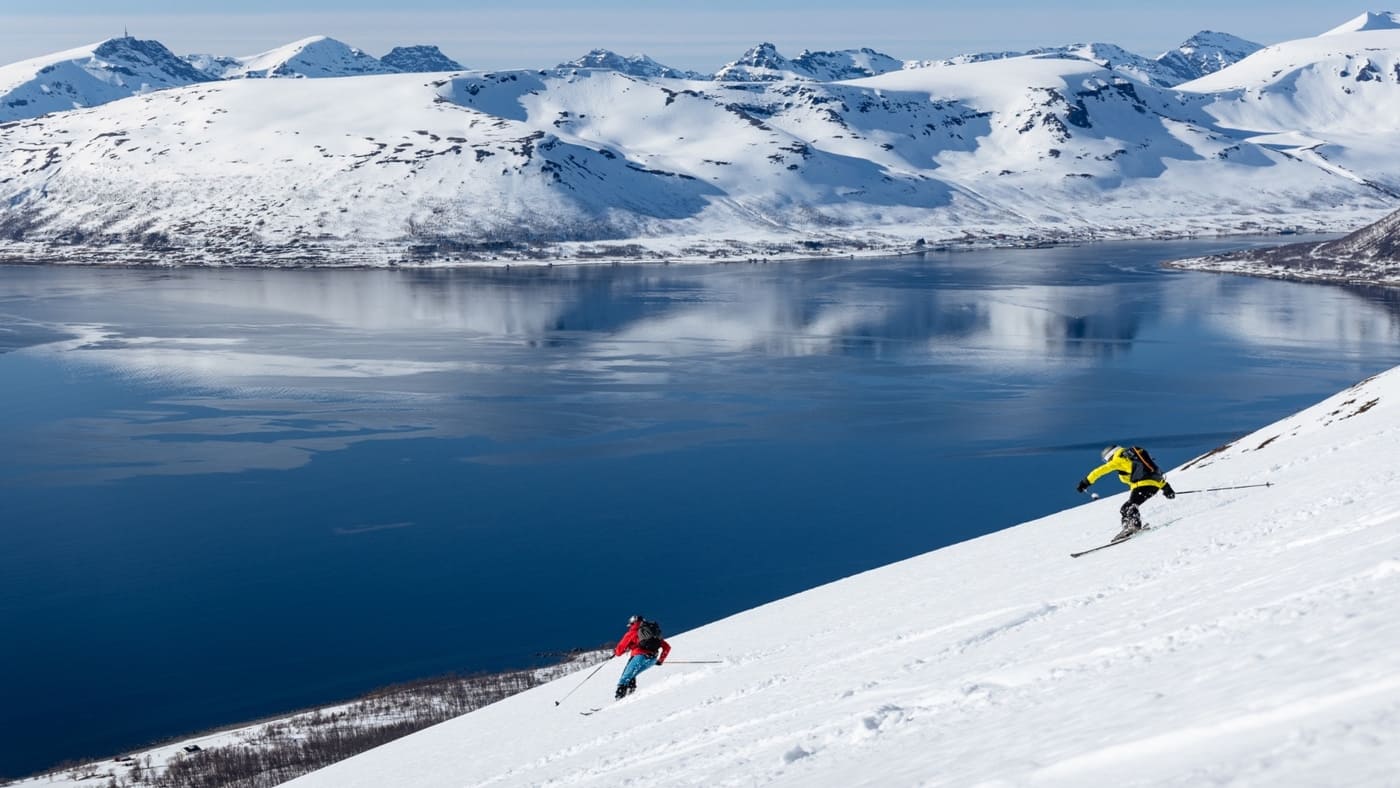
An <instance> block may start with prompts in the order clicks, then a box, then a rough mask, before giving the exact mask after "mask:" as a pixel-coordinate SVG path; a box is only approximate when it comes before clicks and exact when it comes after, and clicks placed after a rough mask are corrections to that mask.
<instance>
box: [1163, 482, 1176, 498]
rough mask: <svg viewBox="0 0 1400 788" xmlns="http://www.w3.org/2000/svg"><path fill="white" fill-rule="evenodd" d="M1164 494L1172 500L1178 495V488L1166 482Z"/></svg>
mask: <svg viewBox="0 0 1400 788" xmlns="http://www.w3.org/2000/svg"><path fill="white" fill-rule="evenodd" d="M1162 494H1163V495H1165V496H1167V500H1171V499H1172V498H1175V497H1176V490H1173V489H1172V486H1171V485H1170V484H1164V485H1162Z"/></svg>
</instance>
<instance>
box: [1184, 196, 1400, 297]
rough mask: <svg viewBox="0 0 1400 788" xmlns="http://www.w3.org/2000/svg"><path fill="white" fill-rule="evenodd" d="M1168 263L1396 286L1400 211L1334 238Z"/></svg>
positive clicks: (1399, 265) (1399, 272)
mask: <svg viewBox="0 0 1400 788" xmlns="http://www.w3.org/2000/svg"><path fill="white" fill-rule="evenodd" d="M1168 265H1170V266H1171V267H1173V268H1187V269H1194V270H1203V271H1218V272H1221V273H1239V274H1248V275H1251V276H1267V277H1271V278H1275V279H1297V280H1306V281H1326V282H1350V283H1358V284H1373V285H1387V286H1396V285H1400V211H1396V212H1394V213H1392V214H1390V215H1389V216H1386V217H1385V218H1384V219H1381V220H1380V221H1378V222H1375V223H1374V224H1369V225H1366V226H1365V227H1362V228H1361V229H1360V230H1357V231H1356V232H1353V233H1351V234H1350V235H1347V236H1344V237H1342V238H1338V239H1336V240H1332V241H1323V242H1321V243H1299V244H1287V245H1285V246H1274V247H1269V248H1265V249H1249V250H1246V251H1241V252H1231V253H1229V254H1218V255H1211V256H1209V257H1199V258H1193V259H1189V260H1178V261H1175V262H1173V263H1169V264H1168Z"/></svg>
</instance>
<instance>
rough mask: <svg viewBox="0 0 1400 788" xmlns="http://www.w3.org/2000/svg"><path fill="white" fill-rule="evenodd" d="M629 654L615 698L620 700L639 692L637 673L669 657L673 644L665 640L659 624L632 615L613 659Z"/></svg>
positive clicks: (614, 650) (619, 679) (614, 651)
mask: <svg viewBox="0 0 1400 788" xmlns="http://www.w3.org/2000/svg"><path fill="white" fill-rule="evenodd" d="M628 651H630V652H632V658H631V659H629V660H627V667H625V668H623V669H622V675H621V676H620V677H619V678H618V680H617V694H616V695H614V696H613V697H615V698H617V699H618V700H621V699H623V698H625V697H627V696H628V695H630V694H631V693H633V692H636V691H637V674H638V673H641V672H642V671H644V670H646V669H647V668H649V667H651V666H652V665H660V664H662V663H664V662H665V661H666V656H667V655H668V654H670V653H671V644H670V643H667V642H666V641H665V640H664V639H662V637H661V625H660V624H657V623H656V622H655V621H647V620H646V619H645V618H642V617H641V616H632V617H631V618H629V619H628V620H627V634H625V635H623V636H622V640H619V641H618V642H617V647H616V648H614V649H613V656H614V657H620V656H622V655H623V654H625V653H627V652H628Z"/></svg>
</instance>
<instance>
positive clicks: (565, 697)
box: [554, 657, 612, 706]
mask: <svg viewBox="0 0 1400 788" xmlns="http://www.w3.org/2000/svg"><path fill="white" fill-rule="evenodd" d="M611 659H612V657H608V659H605V660H603V661H602V662H599V663H598V667H596V668H594V669H593V672H592V673H589V674H588V675H587V676H584V677H583V681H580V682H579V683H578V687H574V688H573V689H571V690H569V691H568V693H566V694H565V695H564V697H562V698H560V699H559V700H556V701H554V705H555V706H558V705H559V704H560V703H563V702H564V701H566V700H568V699H569V695H572V694H574V693H575V692H578V690H579V687H582V686H583V685H584V683H585V682H587V681H588V680H589V679H591V678H593V677H594V676H595V675H597V673H598V671H600V670H602V669H603V666H604V665H606V664H608V661H609V660H611Z"/></svg>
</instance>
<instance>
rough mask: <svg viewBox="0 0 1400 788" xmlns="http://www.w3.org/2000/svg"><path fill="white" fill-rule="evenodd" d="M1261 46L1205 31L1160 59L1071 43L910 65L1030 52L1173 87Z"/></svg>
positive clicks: (975, 60)
mask: <svg viewBox="0 0 1400 788" xmlns="http://www.w3.org/2000/svg"><path fill="white" fill-rule="evenodd" d="M1259 49H1261V46H1260V45H1259V44H1255V43H1253V42H1251V41H1245V40H1244V39H1242V38H1237V37H1235V36H1232V35H1229V34H1228V33H1215V32H1211V31H1209V30H1203V31H1201V32H1199V33H1197V34H1196V35H1194V36H1192V37H1191V38H1189V39H1187V40H1186V41H1185V42H1183V43H1182V44H1180V45H1179V46H1177V47H1176V48H1174V49H1169V50H1167V51H1166V52H1163V53H1162V54H1161V55H1159V56H1157V57H1156V58H1147V57H1143V56H1142V55H1138V54H1134V53H1132V52H1129V51H1128V50H1126V49H1123V48H1122V47H1120V46H1116V45H1114V44H1104V43H1097V44H1069V45H1066V46H1055V47H1041V48H1037V49H1030V50H1026V51H1017V52H979V53H975V54H967V55H958V56H956V57H951V58H947V59H944V60H938V61H925V62H911V63H909V64H907V65H906V67H907V68H912V67H927V66H952V65H961V64H965V63H981V62H985V61H988V60H1004V59H1006V58H1012V57H1025V56H1028V55H1038V56H1041V57H1078V58H1083V59H1085V60H1088V61H1090V62H1093V63H1097V64H1098V65H1100V66H1103V67H1104V68H1110V69H1113V70H1115V71H1117V72H1118V73H1120V74H1122V75H1124V76H1127V77H1130V78H1132V79H1135V80H1137V81H1139V82H1143V83H1145V84H1148V85H1155V86H1157V87H1172V86H1175V85H1179V84H1181V83H1182V82H1187V81H1189V80H1192V79H1197V78H1199V77H1202V76H1205V75H1206V74H1211V73H1214V72H1216V71H1219V70H1220V69H1222V68H1225V67H1226V66H1229V65H1232V64H1234V63H1237V62H1239V61H1240V60H1243V59H1244V58H1246V57H1248V56H1249V55H1250V54H1252V53H1254V52H1256V51H1258V50H1259Z"/></svg>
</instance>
